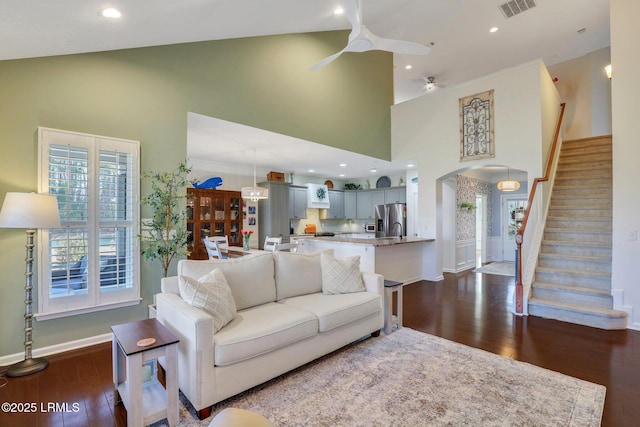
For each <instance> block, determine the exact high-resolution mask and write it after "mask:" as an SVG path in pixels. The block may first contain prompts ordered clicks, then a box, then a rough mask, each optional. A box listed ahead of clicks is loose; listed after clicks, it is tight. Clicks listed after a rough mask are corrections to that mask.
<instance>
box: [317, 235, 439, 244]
mask: <svg viewBox="0 0 640 427" xmlns="http://www.w3.org/2000/svg"><path fill="white" fill-rule="evenodd" d="M305 240H307V241H317V242H332V243H347V244H356V245H371V246H393V245H402V244H406V243H420V242H433V241H435V239H432V238H422V237H412V236H408V237H403V238H402V239H400V238H398V237H376V238H353V237H340V235H339V234H337V235H335V236H325V237H306V238H305Z"/></svg>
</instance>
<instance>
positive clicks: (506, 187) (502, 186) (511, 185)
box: [498, 180, 520, 191]
mask: <svg viewBox="0 0 640 427" xmlns="http://www.w3.org/2000/svg"><path fill="white" fill-rule="evenodd" d="M518 188H520V183H519V182H518V181H511V180H509V181H500V182H499V183H498V190H500V191H516V190H517V189H518Z"/></svg>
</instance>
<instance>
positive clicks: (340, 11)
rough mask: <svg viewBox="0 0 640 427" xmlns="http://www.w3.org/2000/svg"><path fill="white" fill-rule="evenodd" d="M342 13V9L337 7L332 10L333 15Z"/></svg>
mask: <svg viewBox="0 0 640 427" xmlns="http://www.w3.org/2000/svg"><path fill="white" fill-rule="evenodd" d="M343 13H344V9H343V8H341V7H339V8H337V9H336V10H334V11H333V14H334V15H342V14H343Z"/></svg>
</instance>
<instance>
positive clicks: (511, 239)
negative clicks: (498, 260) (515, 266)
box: [502, 196, 527, 261]
mask: <svg viewBox="0 0 640 427" xmlns="http://www.w3.org/2000/svg"><path fill="white" fill-rule="evenodd" d="M502 197H503V198H502V260H503V261H515V260H516V233H517V232H518V230H519V229H520V227H521V226H522V220H523V219H524V211H525V209H526V208H527V199H525V198H522V197H516V196H513V197H509V196H502Z"/></svg>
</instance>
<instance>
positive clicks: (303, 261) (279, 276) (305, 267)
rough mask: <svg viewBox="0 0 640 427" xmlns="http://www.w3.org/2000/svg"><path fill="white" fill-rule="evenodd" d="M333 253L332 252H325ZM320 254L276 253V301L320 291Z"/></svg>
mask: <svg viewBox="0 0 640 427" xmlns="http://www.w3.org/2000/svg"><path fill="white" fill-rule="evenodd" d="M325 252H327V253H333V250H330V251H325ZM321 253H322V252H276V253H275V255H274V256H275V277H276V290H277V299H278V300H281V299H285V298H290V297H294V296H298V295H306V294H312V293H315V292H321V291H322V270H321V268H320V254H321Z"/></svg>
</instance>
